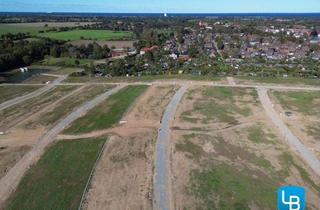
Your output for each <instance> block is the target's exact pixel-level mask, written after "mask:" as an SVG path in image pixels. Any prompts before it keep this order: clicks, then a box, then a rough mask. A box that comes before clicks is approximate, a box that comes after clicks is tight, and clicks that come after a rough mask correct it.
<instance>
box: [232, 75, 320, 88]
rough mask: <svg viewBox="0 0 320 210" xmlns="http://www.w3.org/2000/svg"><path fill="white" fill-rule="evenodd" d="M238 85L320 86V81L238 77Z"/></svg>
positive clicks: (296, 78) (294, 78)
mask: <svg viewBox="0 0 320 210" xmlns="http://www.w3.org/2000/svg"><path fill="white" fill-rule="evenodd" d="M236 82H237V84H257V83H266V84H287V85H313V86H319V85H320V79H305V78H298V77H288V78H283V77H236Z"/></svg>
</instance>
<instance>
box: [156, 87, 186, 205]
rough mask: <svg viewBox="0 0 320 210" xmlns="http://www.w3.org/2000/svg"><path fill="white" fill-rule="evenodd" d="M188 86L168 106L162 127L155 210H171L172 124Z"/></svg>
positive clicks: (157, 156) (157, 162) (159, 134)
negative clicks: (170, 148)
mask: <svg viewBox="0 0 320 210" xmlns="http://www.w3.org/2000/svg"><path fill="white" fill-rule="evenodd" d="M187 88H188V86H186V85H185V86H182V87H181V88H180V89H179V90H178V92H176V94H175V95H174V96H173V98H172V99H171V101H170V103H169V104H168V106H167V108H166V110H165V112H164V114H163V117H162V122H161V125H160V129H159V133H158V139H157V144H156V154H155V173H154V179H153V209H154V210H169V209H172V208H171V201H170V194H171V193H170V192H171V190H170V188H171V187H170V162H169V161H170V160H169V144H170V143H169V141H170V122H171V121H172V118H173V117H174V113H175V111H176V108H177V106H178V103H179V101H180V100H181V98H182V96H183V94H184V93H185V92H186V90H187Z"/></svg>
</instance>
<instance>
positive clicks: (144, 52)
mask: <svg viewBox="0 0 320 210" xmlns="http://www.w3.org/2000/svg"><path fill="white" fill-rule="evenodd" d="M158 48H159V46H158V45H153V46H152V47H144V48H142V49H141V50H140V55H144V54H146V52H150V51H153V50H155V49H158Z"/></svg>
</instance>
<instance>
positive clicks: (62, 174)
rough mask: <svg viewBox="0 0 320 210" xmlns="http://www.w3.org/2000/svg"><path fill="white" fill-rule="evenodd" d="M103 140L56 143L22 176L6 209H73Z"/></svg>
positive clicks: (75, 207)
mask: <svg viewBox="0 0 320 210" xmlns="http://www.w3.org/2000/svg"><path fill="white" fill-rule="evenodd" d="M105 141H106V138H103V137H102V138H95V139H82V140H73V141H59V142H57V143H56V144H54V145H53V146H51V147H50V148H49V149H48V150H47V152H46V153H45V154H44V155H43V156H42V158H41V159H40V160H39V162H38V163H37V164H36V165H35V166H33V167H32V169H31V170H29V171H28V173H27V174H26V175H25V176H24V178H23V179H22V181H21V183H20V185H19V187H18V189H17V190H16V191H15V193H14V194H13V195H12V196H11V198H10V199H9V201H8V204H7V209H12V210H13V209H77V208H78V206H79V202H80V199H81V195H82V192H83V190H84V187H85V185H86V182H87V180H88V178H89V174H90V172H91V170H92V167H93V166H94V163H95V161H96V159H97V157H98V154H99V152H100V150H101V148H102V146H103V144H104V142H105Z"/></svg>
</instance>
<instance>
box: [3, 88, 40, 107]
mask: <svg viewBox="0 0 320 210" xmlns="http://www.w3.org/2000/svg"><path fill="white" fill-rule="evenodd" d="M40 87H41V86H28V85H26V86H23V85H8V86H0V103H3V102H5V101H8V100H10V99H13V98H16V97H19V96H22V95H25V94H27V93H30V92H32V91H35V90H37V89H38V88H40Z"/></svg>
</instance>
